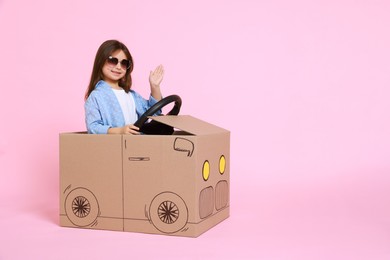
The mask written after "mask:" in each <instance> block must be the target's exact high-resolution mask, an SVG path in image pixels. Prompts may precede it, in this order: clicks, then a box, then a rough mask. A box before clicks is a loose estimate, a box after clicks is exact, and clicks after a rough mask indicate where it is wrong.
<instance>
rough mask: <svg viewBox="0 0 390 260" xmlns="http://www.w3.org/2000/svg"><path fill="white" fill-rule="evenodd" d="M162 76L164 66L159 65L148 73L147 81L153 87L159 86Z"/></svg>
mask: <svg viewBox="0 0 390 260" xmlns="http://www.w3.org/2000/svg"><path fill="white" fill-rule="evenodd" d="M163 77H164V67H163V65H159V66H158V67H157V68H156V69H155V70H154V71H151V72H150V74H149V83H150V86H151V87H153V88H156V87H160V84H161V81H162V80H163Z"/></svg>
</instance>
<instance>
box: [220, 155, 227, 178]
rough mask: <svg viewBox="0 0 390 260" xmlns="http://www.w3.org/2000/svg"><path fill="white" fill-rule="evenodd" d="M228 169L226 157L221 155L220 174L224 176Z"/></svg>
mask: <svg viewBox="0 0 390 260" xmlns="http://www.w3.org/2000/svg"><path fill="white" fill-rule="evenodd" d="M225 169H226V159H225V156H223V155H221V157H220V158H219V173H220V174H224V173H225Z"/></svg>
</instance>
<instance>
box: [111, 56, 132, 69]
mask: <svg viewBox="0 0 390 260" xmlns="http://www.w3.org/2000/svg"><path fill="white" fill-rule="evenodd" d="M118 62H119V60H118V58H115V57H112V56H109V57H108V58H107V63H108V65H110V66H113V67H114V66H116V65H117V64H118ZM120 63H121V68H122V69H124V70H127V69H129V68H130V61H129V60H121V61H120Z"/></svg>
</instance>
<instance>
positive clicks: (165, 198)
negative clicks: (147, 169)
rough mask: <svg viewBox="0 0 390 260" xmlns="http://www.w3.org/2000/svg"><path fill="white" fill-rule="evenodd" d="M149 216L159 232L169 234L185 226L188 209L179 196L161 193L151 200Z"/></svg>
mask: <svg viewBox="0 0 390 260" xmlns="http://www.w3.org/2000/svg"><path fill="white" fill-rule="evenodd" d="M149 215H150V219H151V221H152V223H153V225H154V226H155V227H156V228H157V229H158V230H159V231H161V232H163V233H168V234H170V233H175V232H177V231H180V230H181V229H182V228H183V227H184V226H185V225H186V224H187V221H188V208H187V206H186V204H185V202H184V201H183V199H182V198H180V197H179V195H177V194H175V193H172V192H163V193H160V194H158V195H157V196H156V197H154V199H153V200H152V203H151V204H150V208H149Z"/></svg>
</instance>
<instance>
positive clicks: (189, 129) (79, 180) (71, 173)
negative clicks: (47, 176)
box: [60, 111, 230, 237]
mask: <svg viewBox="0 0 390 260" xmlns="http://www.w3.org/2000/svg"><path fill="white" fill-rule="evenodd" d="M177 113H178V111H177ZM147 120H148V122H149V123H152V122H153V123H157V124H158V125H160V126H163V127H168V128H170V129H172V130H173V131H169V133H168V134H166V133H165V134H144V135H94V134H88V133H86V132H74V133H61V134H60V225H61V226H64V227H75V228H89V229H104V230H117V231H131V232H142V233H152V234H164V235H175V236H188V237H197V236H199V235H200V234H202V233H204V232H205V231H207V230H208V229H210V228H212V227H213V226H215V225H216V224H218V223H220V222H221V221H223V220H225V219H226V218H228V217H229V210H230V199H229V196H230V167H229V162H230V132H229V131H228V130H225V129H223V128H221V127H218V126H215V125H213V124H210V123H207V122H205V121H202V120H200V119H197V118H195V117H192V116H189V115H166V116H153V117H150V116H147Z"/></svg>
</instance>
